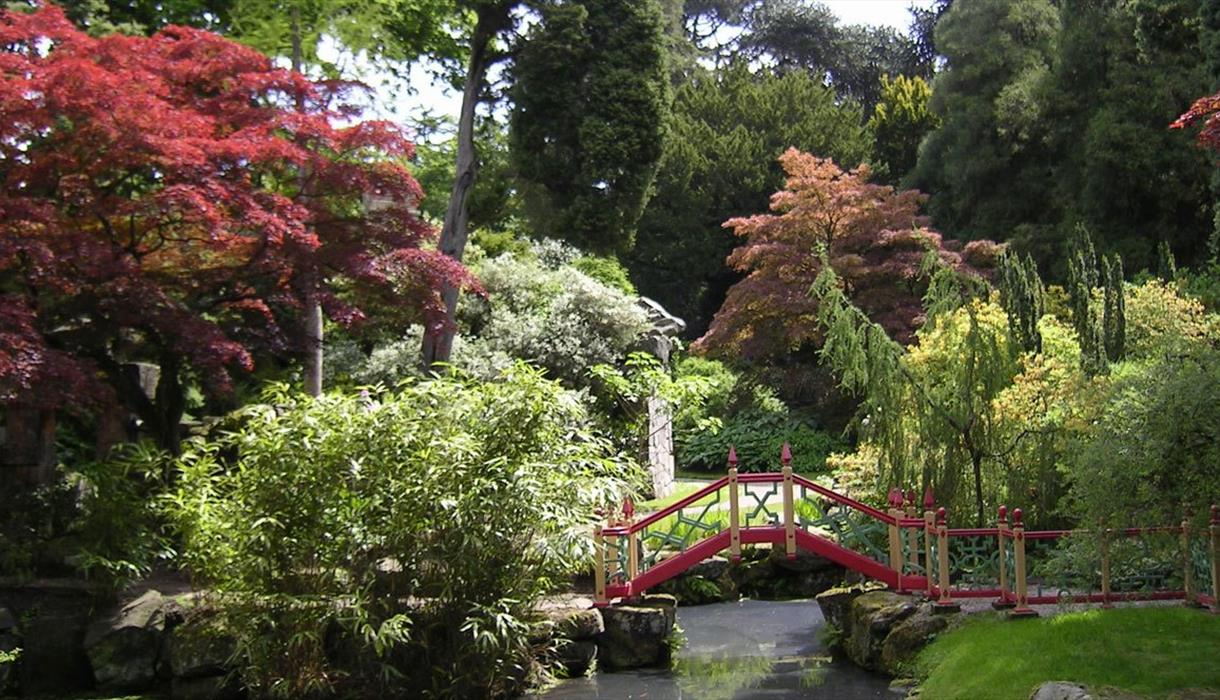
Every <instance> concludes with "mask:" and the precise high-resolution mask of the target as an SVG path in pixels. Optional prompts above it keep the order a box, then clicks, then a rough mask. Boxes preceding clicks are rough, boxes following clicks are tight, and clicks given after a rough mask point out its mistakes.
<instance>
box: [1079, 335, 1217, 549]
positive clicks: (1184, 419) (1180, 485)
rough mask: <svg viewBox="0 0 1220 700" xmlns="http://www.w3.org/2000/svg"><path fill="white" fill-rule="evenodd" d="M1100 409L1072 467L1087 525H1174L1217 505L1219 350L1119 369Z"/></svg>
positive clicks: (1116, 368)
mask: <svg viewBox="0 0 1220 700" xmlns="http://www.w3.org/2000/svg"><path fill="white" fill-rule="evenodd" d="M1111 378H1112V383H1111V385H1110V386H1109V389H1108V393H1107V397H1106V399H1105V404H1104V409H1103V410H1102V411H1101V412H1100V417H1099V420H1098V421H1097V423H1096V425H1095V426H1093V429H1092V431H1091V433H1090V435H1089V436H1088V437H1087V438H1085V440H1084V444H1083V447H1082V449H1081V450H1080V452H1079V456H1078V458H1077V459H1076V460H1075V461H1074V462H1073V463H1072V464H1071V466H1070V469H1071V472H1070V474H1071V495H1072V498H1073V500H1072V506H1073V510H1074V511H1075V514H1076V515H1077V516H1078V517H1080V518H1081V519H1082V520H1083V521H1084V522H1086V523H1089V524H1095V523H1099V522H1100V523H1106V524H1109V525H1113V526H1121V527H1127V526H1131V525H1132V524H1150V523H1161V524H1172V523H1176V522H1178V521H1179V520H1180V519H1181V518H1182V513H1183V510H1184V508H1187V507H1193V509H1194V512H1195V514H1196V515H1197V516H1199V517H1202V516H1203V515H1204V514H1205V513H1206V510H1207V508H1208V506H1210V505H1211V504H1212V503H1216V502H1220V481H1217V478H1216V474H1217V470H1216V465H1217V464H1220V404H1217V402H1216V400H1215V397H1216V396H1218V395H1220V351H1217V350H1216V349H1213V348H1208V347H1204V348H1195V350H1194V352H1192V353H1191V354H1189V355H1185V356H1177V357H1166V358H1163V359H1161V360H1160V361H1157V362H1132V363H1123V364H1120V365H1116V366H1115V367H1114V369H1113V371H1112V373H1111Z"/></svg>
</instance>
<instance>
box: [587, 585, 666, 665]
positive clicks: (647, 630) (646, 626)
mask: <svg viewBox="0 0 1220 700" xmlns="http://www.w3.org/2000/svg"><path fill="white" fill-rule="evenodd" d="M601 612H602V620H603V621H604V622H605V631H604V632H602V633H601V634H600V635H598V638H597V646H598V659H599V660H600V661H601V663H603V664H605V666H606V667H607V668H609V669H611V670H618V669H629V668H643V667H647V666H657V665H660V664H663V663H665V662H667V661H668V660H669V642H668V640H669V635H670V634H671V633H672V632H673V629H674V623H675V621H676V619H677V601H676V600H675V599H674V597H673V596H669V595H647V596H644V597H643V599H641V600H639V601H632V602H630V603H627V604H624V605H614V606H610V607H607V608H602V611H601Z"/></svg>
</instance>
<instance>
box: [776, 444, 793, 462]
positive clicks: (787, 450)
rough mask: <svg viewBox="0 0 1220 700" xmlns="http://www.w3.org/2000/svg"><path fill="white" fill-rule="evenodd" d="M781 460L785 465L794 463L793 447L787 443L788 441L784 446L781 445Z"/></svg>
mask: <svg viewBox="0 0 1220 700" xmlns="http://www.w3.org/2000/svg"><path fill="white" fill-rule="evenodd" d="M779 461H780V463H781V464H783V465H784V466H785V467H786V466H788V465H789V464H792V448H791V447H789V446H788V443H786V442H785V443H784V446H783V447H781V448H780V450H779Z"/></svg>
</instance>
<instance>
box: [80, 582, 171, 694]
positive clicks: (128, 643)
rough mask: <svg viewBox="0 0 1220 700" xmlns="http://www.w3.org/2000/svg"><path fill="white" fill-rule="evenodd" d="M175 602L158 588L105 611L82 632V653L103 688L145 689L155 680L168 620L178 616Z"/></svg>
mask: <svg viewBox="0 0 1220 700" xmlns="http://www.w3.org/2000/svg"><path fill="white" fill-rule="evenodd" d="M180 615H181V611H180V609H179V608H178V606H177V604H176V603H174V602H172V601H171V600H170V599H168V598H166V597H165V596H163V595H161V594H160V593H158V592H157V591H148V592H147V593H145V594H144V595H142V596H140V597H139V598H136V599H135V600H133V601H131V602H129V603H127V604H126V605H123V606H122V607H120V608H119V609H118V610H116V611H112V612H111V613H110V614H107V615H104V616H102V617H101V618H99V619H98V620H96V621H95V622H93V623H92V624H91V625H90V626H89V630H88V632H87V633H86V634H85V654H86V655H87V656H88V657H89V664H90V666H91V667H92V668H93V677H94V679H95V680H96V681H97V685H98V687H99V688H102V689H104V690H129V691H138V690H147V689H150V688H152V687H153V686H154V685H155V684H156V682H157V667H158V663H159V662H160V661H161V660H162V657H161V652H162V647H163V643H164V635H165V631H166V625H167V621H168V620H170V619H171V618H177V617H180Z"/></svg>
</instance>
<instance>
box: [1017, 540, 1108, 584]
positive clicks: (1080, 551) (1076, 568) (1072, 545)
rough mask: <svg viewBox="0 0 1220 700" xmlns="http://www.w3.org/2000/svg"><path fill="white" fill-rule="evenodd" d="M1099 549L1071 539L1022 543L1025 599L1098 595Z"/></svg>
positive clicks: (1099, 577)
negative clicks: (1026, 580)
mask: <svg viewBox="0 0 1220 700" xmlns="http://www.w3.org/2000/svg"><path fill="white" fill-rule="evenodd" d="M1098 552H1100V550H1099V549H1097V548H1096V547H1092V548H1090V547H1088V546H1087V543H1084V544H1082V543H1078V542H1074V541H1073V538H1072V537H1063V538H1058V539H1038V540H1031V539H1026V540H1025V560H1026V567H1027V570H1028V574H1027V576H1028V582H1029V595H1030V596H1031V597H1034V596H1037V597H1041V596H1054V597H1056V598H1061V599H1067V598H1071V597H1072V596H1078V595H1088V594H1090V593H1097V592H1100V591H1101V559H1100V555H1099V554H1098Z"/></svg>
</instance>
